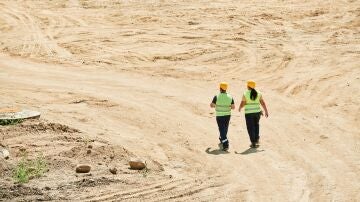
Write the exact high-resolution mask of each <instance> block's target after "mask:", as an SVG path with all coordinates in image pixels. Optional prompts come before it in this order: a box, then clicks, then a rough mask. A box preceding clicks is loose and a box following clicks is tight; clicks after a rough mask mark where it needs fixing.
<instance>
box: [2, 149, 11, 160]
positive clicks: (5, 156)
mask: <svg viewBox="0 0 360 202" xmlns="http://www.w3.org/2000/svg"><path fill="white" fill-rule="evenodd" d="M9 156H10V153H9V151H8V150H7V149H5V148H2V147H0V157H2V158H4V159H9Z"/></svg>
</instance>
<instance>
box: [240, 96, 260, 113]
mask: <svg viewBox="0 0 360 202" xmlns="http://www.w3.org/2000/svg"><path fill="white" fill-rule="evenodd" d="M257 92H258V94H257V97H256V99H255V100H252V99H250V93H251V90H247V91H246V92H245V93H244V96H245V100H246V104H245V114H251V113H258V112H261V108H260V98H261V93H260V92H259V91H257Z"/></svg>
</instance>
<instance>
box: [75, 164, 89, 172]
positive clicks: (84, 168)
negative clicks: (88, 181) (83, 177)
mask: <svg viewBox="0 0 360 202" xmlns="http://www.w3.org/2000/svg"><path fill="white" fill-rule="evenodd" d="M75 170H76V172H77V173H88V172H90V170H91V166H89V165H85V164H80V165H77V166H76V169H75Z"/></svg>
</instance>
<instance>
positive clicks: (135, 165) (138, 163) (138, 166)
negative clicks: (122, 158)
mask: <svg viewBox="0 0 360 202" xmlns="http://www.w3.org/2000/svg"><path fill="white" fill-rule="evenodd" d="M129 165H130V168H131V169H134V170H142V169H144V168H145V167H146V162H145V161H142V160H141V159H131V160H130V161H129Z"/></svg>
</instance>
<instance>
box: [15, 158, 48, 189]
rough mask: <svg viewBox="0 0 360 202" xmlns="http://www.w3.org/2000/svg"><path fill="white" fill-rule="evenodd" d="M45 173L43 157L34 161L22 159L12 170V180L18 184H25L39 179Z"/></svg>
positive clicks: (46, 167)
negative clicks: (36, 178)
mask: <svg viewBox="0 0 360 202" xmlns="http://www.w3.org/2000/svg"><path fill="white" fill-rule="evenodd" d="M47 171H48V166H47V162H46V161H45V159H44V157H43V156H38V157H37V158H36V159H34V160H27V159H26V158H25V157H23V158H22V159H21V160H20V162H19V163H18V164H17V165H16V167H15V169H14V173H13V178H14V180H15V181H16V182H18V183H27V182H29V180H30V179H33V178H35V177H41V176H42V175H44V173H45V172H47Z"/></svg>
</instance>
